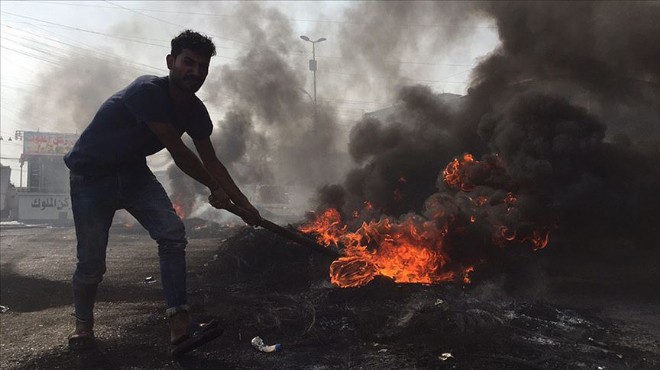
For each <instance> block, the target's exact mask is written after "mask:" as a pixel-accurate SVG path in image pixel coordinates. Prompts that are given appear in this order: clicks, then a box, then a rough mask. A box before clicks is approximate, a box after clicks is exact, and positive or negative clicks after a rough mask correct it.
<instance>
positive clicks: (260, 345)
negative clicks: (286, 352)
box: [251, 337, 282, 353]
mask: <svg viewBox="0 0 660 370" xmlns="http://www.w3.org/2000/svg"><path fill="white" fill-rule="evenodd" d="M251 343H252V346H253V347H254V348H256V349H258V350H259V351H261V352H267V353H270V352H279V351H281V350H282V345H281V344H279V343H278V344H273V345H272V346H267V345H266V344H265V343H264V340H263V339H261V337H254V338H252V341H251Z"/></svg>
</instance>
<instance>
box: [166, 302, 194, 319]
mask: <svg viewBox="0 0 660 370" xmlns="http://www.w3.org/2000/svg"><path fill="white" fill-rule="evenodd" d="M188 310H190V306H188V305H187V304H183V305H181V306H176V307H170V308H168V309H167V310H165V315H167V317H172V316H174V315H176V314H178V313H179V312H188Z"/></svg>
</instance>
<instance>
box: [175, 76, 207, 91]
mask: <svg viewBox="0 0 660 370" xmlns="http://www.w3.org/2000/svg"><path fill="white" fill-rule="evenodd" d="M172 82H173V83H174V85H175V86H176V87H177V88H178V89H179V90H181V91H183V92H186V93H189V94H194V93H196V92H197V91H198V90H199V89H200V88H201V87H202V84H204V81H203V80H201V79H197V78H191V77H188V78H185V77H174V78H172Z"/></svg>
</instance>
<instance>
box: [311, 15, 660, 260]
mask: <svg viewBox="0 0 660 370" xmlns="http://www.w3.org/2000/svg"><path fill="white" fill-rule="evenodd" d="M445 4H446V3H443V2H439V3H433V5H432V11H435V12H437V14H439V13H442V12H443V11H445V10H447V11H449V13H451V9H452V8H451V7H450V8H447V7H445ZM425 6H428V4H427V5H425ZM396 8H397V6H396V5H388V4H387V3H385V4H379V5H378V6H376V5H373V4H366V5H363V6H362V8H361V10H353V12H357V13H367V12H368V13H369V16H368V17H365V22H366V23H367V24H365V25H363V27H365V28H368V27H369V25H368V23H369V22H370V21H371V22H374V24H373V27H374V28H375V29H379V28H382V25H381V24H376V22H378V20H381V19H389V18H391V17H392V15H393V14H396V12H395V11H396ZM427 10H428V11H431V10H429V9H427ZM453 10H456V8H453ZM409 12H411V10H409V9H406V11H404V12H403V13H402V14H403V15H402V17H403V19H406V18H405V17H406V14H409ZM451 14H462V15H463V14H464V15H467V16H466V18H465V19H474V17H476V18H478V17H485V18H487V19H492V20H494V22H495V24H496V26H497V31H498V34H499V37H500V41H501V45H500V46H499V47H498V48H497V49H496V50H494V51H493V52H492V53H491V54H490V55H489V56H487V57H486V58H485V59H483V60H482V61H481V62H480V64H479V65H478V66H477V67H476V68H475V69H474V70H473V74H472V82H471V87H470V88H469V90H468V94H467V95H465V96H463V97H455V98H450V99H449V100H447V98H446V97H447V95H446V94H438V93H435V92H433V91H432V90H431V89H429V88H427V87H423V86H412V87H403V88H400V89H399V93H398V97H397V100H396V103H395V105H394V112H393V113H392V114H390V115H388V116H386V117H374V116H372V117H365V118H364V119H362V120H361V121H359V122H357V123H356V124H355V126H354V127H353V130H352V131H351V136H350V143H349V151H350V154H351V156H352V158H353V160H354V162H355V163H356V167H355V168H354V169H353V170H351V171H350V172H349V173H348V175H347V176H346V178H345V180H344V181H343V182H342V183H341V184H337V185H335V186H328V187H325V188H323V189H322V190H321V192H320V195H319V200H320V201H319V204H321V207H320V208H323V207H327V206H329V205H332V206H335V207H338V208H339V209H340V210H341V211H342V214H343V215H344V217H345V218H346V219H348V218H350V215H351V214H352V213H353V212H354V211H355V210H362V209H363V207H364V203H365V202H369V203H371V204H373V206H374V207H375V209H377V210H378V211H379V212H380V214H385V215H389V216H392V217H402V216H403V215H405V214H406V213H408V212H410V211H413V212H416V213H419V214H425V215H426V216H427V217H429V218H430V217H433V215H434V214H441V215H442V216H441V217H440V218H441V219H440V220H438V221H439V224H442V223H443V222H446V221H447V220H449V221H450V222H453V223H454V224H455V225H457V226H458V227H457V229H456V232H454V233H453V235H452V233H450V235H448V239H449V243H450V247H449V248H450V249H451V250H452V254H453V256H454V258H455V261H456V262H466V263H468V262H472V261H475V260H477V259H478V258H480V257H479V256H482V257H483V256H484V255H488V254H489V253H492V251H493V248H492V243H493V241H492V240H491V239H490V235H492V232H493V227H494V226H495V225H505V226H506V225H511V227H516V228H517V229H518V230H519V231H520V232H521V233H526V232H527V233H531V230H534V229H538V228H541V229H542V230H548V231H549V232H550V235H551V238H550V240H551V242H550V246H551V247H552V246H553V245H554V248H555V249H557V250H560V251H563V252H565V253H566V254H571V255H573V257H575V256H579V257H580V258H583V259H584V258H594V257H593V256H594V255H595V256H598V255H599V254H600V255H602V254H611V255H617V254H618V253H621V251H620V247H621V243H612V242H609V241H611V240H612V239H613V238H617V239H622V238H623V239H626V240H632V242H631V243H628V245H627V247H628V248H629V249H630V250H629V251H627V253H636V252H635V251H637V252H640V251H641V252H642V253H641V254H639V255H641V256H648V253H649V252H650V253H657V248H655V246H656V245H657V243H655V241H657V240H658V235H657V230H656V226H655V225H656V223H657V219H658V217H659V216H660V200H659V199H660V198H659V197H657V195H656V194H657V189H660V157H658V149H657V148H658V147H660V141H659V139H660V125H659V124H658V122H660V89H659V88H658V86H659V85H658V81H660V67H659V66H660V64H658V63H657V61H658V60H660V58H659V57H660V43H659V42H658V41H659V39H658V35H660V24H659V23H658V22H657V21H656V19H658V17H659V16H660V7H659V6H658V4H655V3H648V2H634V3H632V2H629V3H626V5H625V6H624V5H623V4H618V3H600V2H580V3H561V2H525V3H520V2H511V3H509V2H492V3H485V2H484V3H472V4H470V5H469V6H464V7H460V10H459V11H458V12H455V13H451ZM445 18H446V15H445ZM438 19H440V18H438ZM408 21H409V20H408ZM396 25H397V24H395V26H396ZM393 29H394V30H393V31H392V32H390V33H388V34H385V35H384V34H379V36H378V37H379V38H381V39H388V37H389V38H396V32H397V30H396V27H393ZM443 37H444V36H443ZM372 40H373V38H372ZM387 42H393V41H387ZM395 49H396V48H395ZM352 51H355V49H352ZM395 72H396V71H394V73H395ZM443 98H444V99H443ZM466 152H469V153H472V154H473V155H474V158H475V159H478V160H481V161H482V162H481V164H480V165H478V166H476V167H475V169H481V170H475V171H474V173H471V174H468V177H470V176H472V178H471V180H472V182H473V184H472V185H473V186H472V187H471V188H470V189H469V190H468V191H461V190H456V189H452V188H451V187H449V186H447V184H446V183H445V182H444V181H443V179H442V174H441V172H442V170H443V168H444V167H445V165H447V163H449V162H450V161H452V160H453V158H455V157H460V156H462V155H463V153H466ZM494 155H496V157H494ZM493 158H498V159H497V160H494V159H493ZM484 163H491V165H488V166H486V165H484ZM494 163H497V164H496V165H495V164H494ZM484 171H485V172H484ZM401 179H405V180H401ZM435 179H438V180H437V182H436V181H434V180H435ZM436 184H437V187H436V186H434V185H436ZM509 192H511V193H514V194H516V196H517V199H518V200H517V203H515V207H511V206H508V205H507V202H506V201H505V199H506V195H507V194H508V193H509ZM401 194H403V196H401ZM480 195H484V196H487V198H488V199H489V203H488V204H487V206H486V207H484V208H478V209H477V208H475V206H474V202H473V201H472V199H474V198H476V197H478V196H480ZM438 210H440V211H441V212H437V211H438ZM475 212H482V216H483V220H485V221H484V222H475V223H474V224H470V222H469V221H467V220H468V219H469V216H470V215H474V214H475ZM585 239H592V240H593V239H597V240H600V241H604V243H603V244H602V245H598V246H597V248H599V249H597V250H596V249H595V248H594V247H593V246H587V245H583V246H580V245H579V244H580V243H582V242H584V240H585ZM585 244H587V243H585ZM592 245H593V244H592ZM489 251H490V252H489ZM595 258H598V257H595ZM642 258H644V257H642ZM500 259H501V258H500ZM512 260H515V261H516V263H513V264H509V263H508V262H510V261H512ZM501 261H503V263H502V266H501V267H502V268H503V269H505V270H506V269H508V268H510V267H511V266H518V267H516V268H519V267H520V263H518V262H520V260H519V259H518V258H517V257H516V258H512V259H508V260H507V259H501ZM507 261H508V262H507Z"/></svg>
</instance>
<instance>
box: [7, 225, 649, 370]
mask: <svg viewBox="0 0 660 370" xmlns="http://www.w3.org/2000/svg"><path fill="white" fill-rule="evenodd" d="M237 234H241V235H243V236H241V238H243V239H241V238H238V239H236V240H235V242H234V243H233V246H236V245H241V246H240V247H237V251H233V252H232V251H228V254H225V255H224V257H223V256H221V257H220V258H219V259H218V257H217V255H218V253H219V252H218V251H219V246H221V244H222V242H223V241H224V240H226V239H228V238H236V235H237ZM259 235H260V234H259ZM246 238H247V239H246ZM250 238H253V239H250ZM260 238H261V239H259V237H258V235H256V236H255V234H254V233H250V232H248V233H245V228H242V227H236V228H232V227H223V228H216V229H214V230H201V231H199V232H195V231H194V230H192V231H191V232H190V238H189V239H190V242H189V247H188V266H189V290H190V296H191V298H190V299H191V302H192V304H193V312H195V313H196V314H197V315H198V316H201V317H206V318H218V319H220V320H222V321H223V322H224V324H225V325H226V326H227V331H226V332H225V334H224V335H223V336H222V337H221V338H219V339H218V340H216V341H214V342H212V343H210V344H209V345H208V346H206V347H204V348H203V349H202V350H200V351H196V352H195V353H194V356H190V357H187V358H184V359H183V360H181V361H178V362H174V361H172V360H171V358H170V357H169V355H168V350H169V346H168V343H167V336H168V328H167V322H166V320H165V318H164V317H163V310H164V304H163V299H162V297H161V294H162V293H161V288H160V284H159V283H154V284H145V282H144V281H145V278H146V277H148V276H154V277H155V278H156V279H158V280H159V271H158V259H157V251H156V246H155V245H154V242H153V241H151V240H150V239H149V237H148V235H146V233H144V232H142V231H140V229H139V227H138V228H137V229H126V228H124V227H123V226H119V227H116V228H115V229H114V230H113V232H112V233H111V239H110V243H109V244H110V246H109V249H108V257H107V265H108V272H107V273H106V275H105V280H104V282H103V283H102V284H101V286H100V291H99V302H98V303H97V307H96V315H97V327H96V332H97V336H98V337H100V338H101V340H100V341H99V342H100V343H99V350H98V351H94V352H90V353H86V354H75V353H71V352H70V351H69V350H68V349H67V348H66V336H67V334H68V333H69V332H70V330H71V325H72V322H73V320H72V317H71V316H70V315H71V313H72V306H71V291H70V290H71V289H70V276H71V273H72V271H73V268H74V264H75V257H74V256H75V252H74V251H75V233H74V230H73V228H2V229H1V231H0V262H1V266H0V271H1V273H2V276H1V280H0V287H1V292H0V293H1V294H0V304H1V305H3V306H6V307H8V309H9V310H8V311H6V312H4V313H2V314H0V367H1V368H2V369H35V368H37V369H58V368H59V369H72V368H76V369H87V368H121V369H153V368H156V369H167V368H179V369H180V368H185V369H198V368H199V369H202V368H203V369H224V368H232V369H234V368H249V369H252V368H259V369H261V368H305V369H307V368H314V369H326V368H366V369H369V368H439V367H443V368H493V367H492V366H491V365H492V364H495V363H499V364H500V366H499V367H495V368H514V367H515V368H545V366H547V365H545V366H544V365H543V364H544V363H543V362H533V361H522V360H521V359H520V358H513V357H502V356H500V357H498V358H495V357H493V358H491V359H490V360H489V361H491V362H487V363H486V364H491V365H486V366H485V367H484V366H483V365H480V366H476V367H475V366H474V365H473V364H474V362H463V367H461V366H458V367H455V366H453V365H451V361H449V362H447V363H445V362H441V360H439V359H438V357H439V356H438V355H440V353H435V352H437V348H435V347H433V348H432V350H429V349H428V348H427V349H426V350H421V349H420V348H423V347H424V345H425V343H424V342H421V343H419V342H416V339H415V338H414V337H415V333H414V330H415V328H416V326H414V325H413V326H411V328H412V329H410V330H408V329H406V330H408V331H409V332H410V333H408V332H405V333H403V332H395V333H394V334H392V332H391V331H388V330H389V329H388V330H385V331H384V329H383V325H380V324H378V319H374V318H372V317H373V316H372V315H371V313H370V312H369V310H373V311H375V310H374V306H373V305H379V303H378V300H382V302H387V304H392V317H394V318H397V320H399V321H401V320H407V321H406V322H412V323H413V324H415V320H418V322H417V324H415V325H421V326H420V328H424V326H423V325H424V324H423V323H424V320H436V321H434V322H437V320H438V319H439V318H440V319H442V318H443V317H444V316H441V313H438V312H436V311H433V310H437V309H439V308H438V307H444V304H443V305H441V306H438V305H437V296H438V294H445V296H444V297H451V294H452V293H450V291H445V290H442V288H438V289H435V288H434V289H430V288H429V289H427V288H424V287H420V288H414V287H411V288H407V287H405V288H404V289H399V288H401V287H395V288H394V289H392V287H391V286H389V285H387V284H386V285H385V287H384V288H383V287H382V286H381V287H378V286H376V287H371V288H369V289H364V290H354V291H350V290H344V289H329V288H328V287H325V286H322V285H321V286H316V287H312V288H310V287H309V286H304V284H303V286H301V287H302V288H300V289H298V290H297V291H293V290H290V289H289V290H287V289H279V288H278V289H275V290H272V291H269V289H270V287H277V286H278V284H279V282H278V281H275V280H277V279H278V277H279V278H281V282H282V284H283V285H287V284H290V282H294V281H302V280H304V279H306V278H307V276H308V275H309V274H308V273H307V272H305V271H302V270H304V269H301V271H293V272H291V271H289V270H288V267H287V268H284V267H281V268H282V269H281V270H277V267H275V270H272V271H271V272H269V275H268V276H269V277H270V278H273V279H274V281H273V282H272V284H271V285H268V286H266V285H262V286H261V287H260V288H259V284H258V280H255V279H252V278H250V277H249V276H248V275H249V274H252V273H254V275H255V276H257V275H259V274H260V273H263V271H262V270H263V268H264V266H265V268H269V267H268V266H269V264H272V262H273V261H286V260H287V259H289V260H291V261H292V263H293V264H294V265H295V266H302V267H304V265H305V264H306V261H308V260H309V261H311V259H310V258H311V257H310V256H302V257H299V255H300V253H299V252H298V251H291V252H289V250H288V249H286V250H285V252H284V253H285V254H286V253H290V254H289V255H282V254H278V255H272V256H265V257H264V256H263V253H264V252H263V250H262V251H260V250H259V249H258V248H259V247H260V245H261V247H263V245H264V243H266V242H268V240H270V239H264V238H263V237H260ZM230 244H231V243H230ZM241 248H247V249H241ZM269 248H271V246H268V248H266V249H265V250H271V249H269ZM273 248H274V247H273ZM287 248H289V247H287ZM243 251H244V252H243ZM229 252H232V253H233V254H231V253H229ZM234 252H235V253H234ZM243 253H244V254H243ZM259 255H261V259H258V258H257V257H255V256H259ZM223 258H228V259H229V260H231V261H232V262H231V263H232V264H233V265H232V266H233V267H232V268H231V269H226V268H225V267H226V266H229V265H227V264H226V263H225V262H226V261H225V262H222V263H220V264H218V261H222V260H223ZM250 258H252V259H250ZM296 258H298V260H296ZM269 259H270V260H269ZM312 265H313V264H312V263H311V262H309V263H307V266H312ZM314 269H316V270H319V271H320V270H322V269H318V268H314ZM227 271H230V273H235V274H236V279H234V278H233V277H231V276H230V278H231V279H229V280H227V279H228V278H227ZM289 273H291V274H293V275H288V274H289ZM321 273H323V271H321ZM296 274H297V275H296ZM305 274H307V275H305ZM311 274H312V275H314V276H315V277H314V279H316V278H318V276H320V275H319V274H318V271H311ZM239 275H241V276H239ZM264 276H265V275H264ZM221 278H222V279H225V280H223V281H221ZM251 279H252V280H251ZM308 280H309V279H308ZM227 281H231V284H226V282H227ZM612 281H614V280H612ZM251 284H253V285H251ZM305 284H306V283H305ZM314 284H316V283H314ZM644 284H646V283H644ZM253 286H254V288H259V289H260V290H258V291H254V292H252V290H253ZM553 286H554V289H551V290H550V291H551V293H552V294H551V295H550V296H548V297H547V298H548V299H550V300H552V301H553V302H555V303H556V304H566V305H569V306H570V307H578V308H583V309H585V310H587V311H585V312H588V311H589V310H596V311H597V312H598V316H597V317H598V318H599V320H600V319H603V320H609V321H611V322H613V323H615V324H612V325H610V324H608V325H601V324H598V325H599V327H601V329H602V328H606V329H602V330H601V329H598V331H594V333H595V332H598V333H603V335H604V336H605V339H602V340H601V339H599V338H595V339H594V338H592V337H591V336H592V334H589V333H591V332H588V331H586V329H585V328H581V327H576V330H578V331H579V332H580V333H581V334H580V333H578V334H579V335H577V336H575V337H574V338H573V337H571V339H570V340H571V341H574V342H577V343H572V344H571V346H574V345H576V346H577V347H575V348H573V349H571V350H573V351H577V350H579V351H578V352H579V353H580V354H583V355H584V353H587V354H588V356H587V355H585V356H587V357H585V360H584V361H582V362H575V363H579V364H582V363H584V364H585V365H584V366H585V367H584V368H595V367H594V366H596V364H597V363H598V362H597V361H598V359H599V358H600V356H604V358H605V357H607V361H608V362H607V364H608V366H609V367H608V369H609V368H622V369H624V368H653V367H652V366H655V365H657V364H659V363H660V302H659V301H658V299H657V296H653V295H652V293H650V292H652V291H654V289H655V287H657V285H649V286H648V288H644V289H641V291H640V292H641V293H638V294H636V295H635V296H632V297H628V296H625V295H618V296H617V297H618V298H616V297H615V298H613V296H612V294H611V292H612V291H613V290H612V289H611V288H612V284H610V283H608V282H607V281H605V282H599V283H597V284H593V282H590V281H581V280H579V279H576V278H570V279H565V280H557V282H556V283H555V284H553ZM564 287H565V289H564ZM626 289H627V288H626V286H622V287H619V288H617V289H616V292H621V291H626ZM384 292H385V293H384ZM400 292H404V293H405V292H410V294H404V295H402V294H403V293H400ZM460 294H463V293H460ZM398 296H401V297H403V300H401V302H400V303H401V305H400V307H398V308H397V304H399V303H397V302H396V299H395V297H398ZM412 296H416V297H417V298H415V300H412V299H409V297H412ZM456 297H458V295H456ZM408 299H409V300H408ZM427 301H428V302H427ZM459 301H460V304H461V305H462V306H461V307H457V308H456V309H455V311H452V309H449V311H447V312H449V313H457V314H459V315H461V314H462V313H463V312H465V311H466V310H464V308H467V311H469V310H473V311H475V312H476V311H479V310H474V308H475V307H487V306H485V305H481V304H480V303H478V302H477V303H473V302H474V300H473V299H472V300H470V299H462V298H461V299H459V298H455V302H457V303H456V304H457V305H458V304H459ZM319 302H322V304H319ZM374 302H375V303H374ZM434 302H436V304H434ZM370 304H371V305H372V306H369V305H370ZM411 307H412V311H411ZM443 309H444V308H443ZM532 309H534V307H532ZM397 310H398V311H397ZM429 310H431V311H429ZM498 310H499V311H498ZM525 310H527V311H524V310H520V312H523V311H524V312H528V311H529V310H528V309H527V308H525ZM500 311H502V312H504V311H503V310H500V309H499V308H498V309H497V310H495V309H493V310H492V311H491V312H490V314H489V315H490V316H492V317H495V314H497V313H498V312H500ZM384 312H385V313H383V311H381V313H380V314H381V315H383V316H382V317H383V320H390V321H391V319H392V317H389V315H388V314H387V311H384ZM480 312H482V313H483V312H484V311H483V310H481V311H480ZM558 312H559V311H558ZM561 312H564V311H561ZM566 312H568V311H566ZM541 314H544V313H543V312H541ZM397 315H399V316H397ZM544 315H545V314H544ZM521 317H523V316H520V317H518V318H516V319H515V320H517V322H519V323H524V324H525V325H527V322H525V321H521V320H522V319H521ZM576 317H582V316H576ZM587 317H591V316H587ZM593 317H596V316H593ZM347 318H349V319H351V318H352V320H353V323H351V322H347V321H346V320H347ZM411 318H412V319H411ZM467 319H473V318H470V317H467ZM411 320H412V321H411ZM498 320H500V319H498ZM468 321H469V320H468ZM536 322H540V321H538V320H536ZM544 322H546V323H547V322H553V321H552V320H549V321H547V320H546V321H544ZM554 322H555V323H556V324H561V325H564V324H565V323H564V322H561V323H560V322H558V321H556V320H555V321H554ZM594 322H600V321H594ZM355 323H358V324H359V323H368V324H369V325H373V326H363V327H359V326H358V327H355V325H354V324H355ZM481 324H483V323H481ZM486 324H488V323H486ZM573 324H575V323H573ZM488 325H490V324H488ZM544 325H545V324H544ZM312 326H313V327H314V329H313V330H311V331H310V328H312ZM578 326H579V325H578ZM610 328H611V329H610ZM343 330H346V331H344V332H342V331H343ZM589 330H591V329H589ZM609 330H614V331H616V338H614V337H613V336H612V338H610V339H608V338H607V337H608V334H607V333H608V332H609ZM370 331H371V332H373V333H374V334H373V335H371V334H370V333H369V332H370ZM340 332H341V333H340ZM300 333H305V335H300ZM269 334H270V336H269ZM385 334H386V335H390V337H392V338H395V339H394V340H393V342H392V343H391V344H390V346H389V347H384V344H382V343H378V340H377V339H378V338H381V339H382V336H383V335H385ZM404 334H405V335H404ZM255 335H262V336H264V339H265V340H266V341H267V342H269V341H272V340H273V337H274V338H275V339H283V340H287V339H288V340H289V343H288V344H289V346H288V347H285V351H283V352H282V353H277V354H264V353H261V352H257V351H256V350H254V348H252V347H251V345H250V339H251V338H252V337H253V336H255ZM392 335H394V336H392ZM397 335H398V336H399V337H400V338H403V339H402V340H405V341H408V342H409V343H408V344H407V345H406V346H405V348H403V347H402V346H398V347H397V345H395V342H396V340H398V339H396V338H398V337H396V336H397ZM548 335H549V334H548ZM566 338H568V337H566ZM528 339H529V338H528ZM533 339H534V340H535V341H537V342H538V341H539V339H538V338H537V337H534V338H533ZM608 340H609V341H608ZM602 341H606V342H607V343H603V342H602ZM527 344H529V343H527ZM533 344H534V345H535V346H545V347H541V350H538V348H535V349H534V351H535V353H536V352H538V353H542V352H543V348H548V349H552V348H553V347H552V346H554V345H550V344H548V343H546V342H542V341H541V342H539V343H536V342H534V343H533ZM530 345H531V344H530ZM431 347H432V346H431ZM449 347H450V346H449ZM294 348H295V349H294ZM554 348H555V349H556V348H557V347H556V346H555V347H554ZM571 348H572V347H571ZM617 348H618V349H620V351H619V352H616V351H617ZM481 350H482V353H483V352H484V350H483V348H482V349H481ZM460 351H461V349H460V348H458V347H456V348H455V351H454V356H456V357H459V356H460V354H461V352H460ZM463 351H464V352H463V353H464V354H463V356H464V358H465V357H466V356H469V355H470V353H469V351H466V350H465V349H463ZM488 351H490V350H488ZM585 351H586V352H585ZM593 351H597V352H594V353H592V352H593ZM598 351H600V352H598ZM623 351H628V352H625V356H626V357H625V358H624V359H619V358H618V357H617V356H619V355H621V353H624V352H623ZM422 357H424V359H423V361H420V358H422ZM633 360H634V361H633ZM457 361H458V360H457ZM507 361H508V362H507ZM556 361H559V360H558V359H556ZM456 364H461V363H460V362H456ZM480 364H483V362H481V363H480ZM502 364H503V365H502ZM612 364H614V366H613V365H612ZM616 364H619V365H616ZM631 364H632V365H631ZM445 365H448V366H445ZM511 366H513V367H511ZM617 366H618V367H617ZM631 366H632V367H631Z"/></svg>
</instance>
